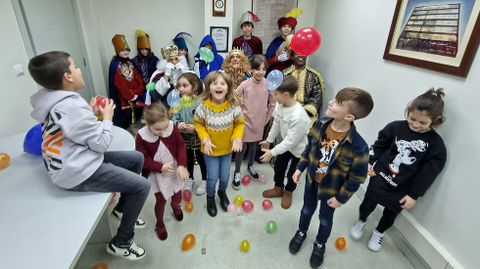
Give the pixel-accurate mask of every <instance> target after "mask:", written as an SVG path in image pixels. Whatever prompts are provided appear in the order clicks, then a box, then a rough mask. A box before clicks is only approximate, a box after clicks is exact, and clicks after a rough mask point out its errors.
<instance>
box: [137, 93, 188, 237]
mask: <svg viewBox="0 0 480 269" xmlns="http://www.w3.org/2000/svg"><path fill="white" fill-rule="evenodd" d="M143 118H144V120H145V124H146V125H145V126H144V127H143V128H141V129H140V130H138V134H137V137H136V146H135V148H136V149H137V151H140V152H141V153H143V156H144V157H145V164H144V166H143V170H142V174H143V176H145V177H147V178H148V180H149V181H150V184H151V185H152V191H153V192H154V193H155V199H156V200H157V202H156V204H155V217H156V218H157V225H156V228H155V231H156V233H157V236H158V238H159V239H160V240H165V239H167V236H168V234H167V228H166V227H165V223H164V222H163V213H164V212H165V204H166V202H167V200H168V199H169V198H172V201H171V202H170V206H171V207H172V210H173V215H174V216H175V219H177V220H178V221H181V220H182V219H183V212H182V209H181V208H180V207H181V204H180V203H181V202H182V192H181V190H182V189H183V185H184V180H186V179H187V178H188V172H187V169H186V168H185V165H186V163H187V157H186V155H185V143H184V142H183V139H182V136H181V135H180V132H179V131H178V129H177V127H175V125H174V124H173V122H172V121H170V120H169V119H168V112H167V109H166V108H165V106H164V105H163V104H162V103H161V102H156V103H153V104H152V105H151V106H149V107H146V108H145V110H144V112H143Z"/></svg>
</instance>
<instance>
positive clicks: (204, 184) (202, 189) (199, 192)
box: [195, 180, 207, 195]
mask: <svg viewBox="0 0 480 269" xmlns="http://www.w3.org/2000/svg"><path fill="white" fill-rule="evenodd" d="M206 192H207V181H206V180H202V181H200V185H198V188H197V190H196V191H195V194H196V195H203V194H205V193H206Z"/></svg>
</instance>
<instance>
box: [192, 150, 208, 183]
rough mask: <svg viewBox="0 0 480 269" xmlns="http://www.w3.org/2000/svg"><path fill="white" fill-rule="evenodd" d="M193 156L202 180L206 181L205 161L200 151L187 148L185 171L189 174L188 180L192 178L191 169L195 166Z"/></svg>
mask: <svg viewBox="0 0 480 269" xmlns="http://www.w3.org/2000/svg"><path fill="white" fill-rule="evenodd" d="M195 156H196V157H197V162H198V166H200V171H201V172H202V180H207V166H206V165H205V159H204V158H203V153H202V152H201V151H200V149H195V150H194V149H189V148H187V171H188V173H189V174H190V178H191V179H194V178H193V167H194V166H195Z"/></svg>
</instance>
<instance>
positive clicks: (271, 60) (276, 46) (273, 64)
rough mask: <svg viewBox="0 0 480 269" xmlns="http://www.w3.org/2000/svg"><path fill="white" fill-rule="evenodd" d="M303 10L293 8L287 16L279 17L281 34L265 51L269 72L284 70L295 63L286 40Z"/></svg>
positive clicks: (278, 24) (278, 22)
mask: <svg viewBox="0 0 480 269" xmlns="http://www.w3.org/2000/svg"><path fill="white" fill-rule="evenodd" d="M302 12H303V11H302V10H301V9H293V10H291V11H289V12H288V13H287V14H286V15H285V17H282V18H280V19H278V21H277V26H278V30H280V33H281V35H279V36H277V37H276V38H275V39H273V40H272V42H271V43H270V45H268V48H267V52H266V53H265V57H266V58H267V61H268V65H269V68H268V71H267V74H268V73H270V71H272V70H280V71H283V70H284V69H286V68H288V67H289V66H291V65H292V64H293V61H292V60H291V59H290V56H289V49H288V48H287V47H286V42H285V41H286V40H287V37H288V36H289V35H290V34H291V33H292V32H293V30H294V29H295V26H297V19H296V17H297V16H298V15H300V14H301V13H302Z"/></svg>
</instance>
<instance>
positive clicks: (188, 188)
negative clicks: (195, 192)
mask: <svg viewBox="0 0 480 269" xmlns="http://www.w3.org/2000/svg"><path fill="white" fill-rule="evenodd" d="M192 188H193V179H191V178H189V179H187V181H186V182H185V187H184V188H183V190H184V191H189V192H190V193H191V192H192Z"/></svg>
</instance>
